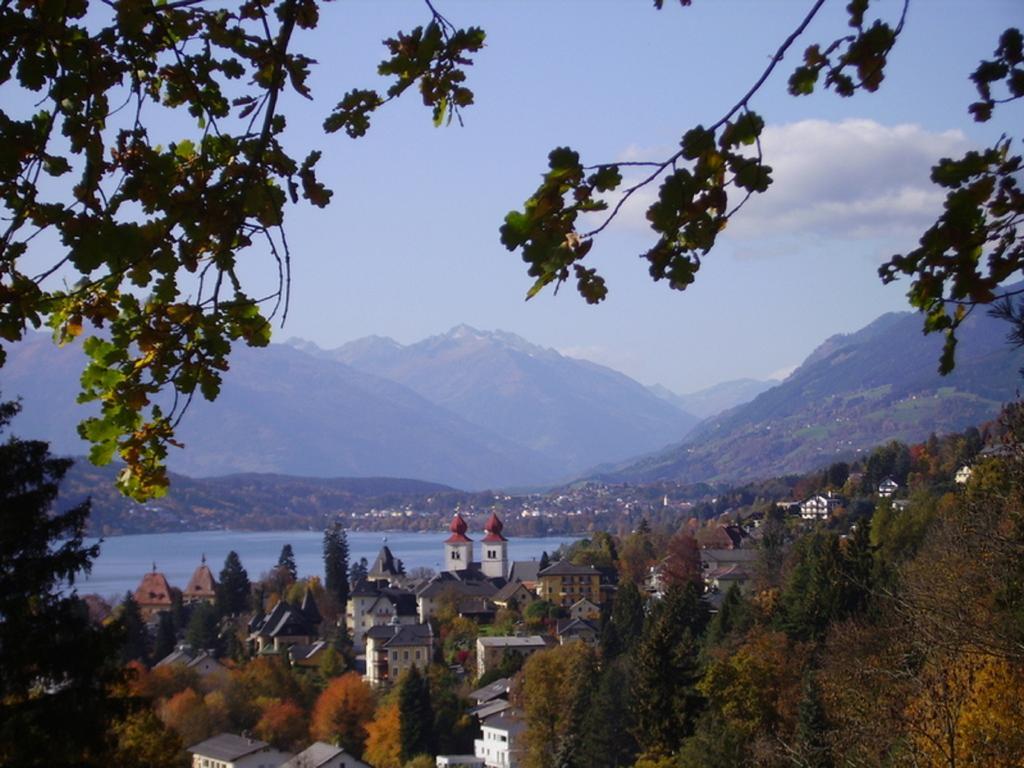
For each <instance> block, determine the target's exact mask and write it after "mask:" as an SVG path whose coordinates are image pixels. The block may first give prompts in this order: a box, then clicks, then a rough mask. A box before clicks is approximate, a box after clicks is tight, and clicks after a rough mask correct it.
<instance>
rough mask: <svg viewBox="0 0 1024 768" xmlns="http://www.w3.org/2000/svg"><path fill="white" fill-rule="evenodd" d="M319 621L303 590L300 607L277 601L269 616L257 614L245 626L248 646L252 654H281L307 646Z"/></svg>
mask: <svg viewBox="0 0 1024 768" xmlns="http://www.w3.org/2000/svg"><path fill="white" fill-rule="evenodd" d="M322 621H323V619H322V618H321V616H320V610H319V608H317V605H316V601H315V600H314V599H313V595H312V593H311V592H310V591H309V590H308V589H307V590H306V593H305V595H304V596H303V598H302V604H301V605H298V606H296V605H292V604H291V603H289V602H287V601H286V600H280V601H278V603H277V604H276V605H275V606H274V607H273V608H272V609H271V610H270V612H269V613H263V612H262V611H257V612H256V613H255V614H254V615H253V617H252V620H251V621H250V622H249V642H250V644H251V645H252V646H253V648H254V650H255V652H256V653H259V654H268V653H285V652H287V650H288V649H289V648H290V647H291V646H293V645H311V644H312V643H313V641H314V640H316V639H317V638H318V636H319V626H320V624H321V622H322Z"/></svg>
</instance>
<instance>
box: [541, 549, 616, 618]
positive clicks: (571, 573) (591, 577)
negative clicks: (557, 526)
mask: <svg viewBox="0 0 1024 768" xmlns="http://www.w3.org/2000/svg"><path fill="white" fill-rule="evenodd" d="M538 575H539V577H540V596H541V597H542V598H543V599H545V600H547V601H548V602H549V603H553V604H554V605H560V606H562V607H564V608H568V607H569V606H571V605H573V604H574V603H576V602H579V601H580V600H582V599H583V598H586V599H587V600H590V601H591V602H594V603H600V602H602V601H603V600H604V599H605V598H604V593H603V592H602V591H601V572H600V571H598V570H597V569H596V568H594V567H593V566H591V565H574V564H572V563H570V562H569V561H568V560H559V561H558V562H557V563H555V564H554V565H549V566H548V567H547V568H545V569H544V570H543V571H541V572H540V573H539V574H538Z"/></svg>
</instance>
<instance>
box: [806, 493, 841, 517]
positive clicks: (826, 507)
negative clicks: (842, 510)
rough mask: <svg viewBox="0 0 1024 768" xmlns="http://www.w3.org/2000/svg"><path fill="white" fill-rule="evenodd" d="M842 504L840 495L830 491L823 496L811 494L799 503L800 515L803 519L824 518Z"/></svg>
mask: <svg viewBox="0 0 1024 768" xmlns="http://www.w3.org/2000/svg"><path fill="white" fill-rule="evenodd" d="M842 504H843V499H842V497H841V496H838V495H837V494H835V493H833V492H832V491H829V492H828V493H826V494H825V495H824V496H822V495H820V494H819V495H817V496H812V497H811V498H809V499H807V500H806V501H804V502H802V503H801V504H800V517H802V518H803V519H804V520H826V519H828V517H829V516H830V515H831V514H832V513H833V512H834V511H835V510H836V509H837V508H839V507H841V506H842Z"/></svg>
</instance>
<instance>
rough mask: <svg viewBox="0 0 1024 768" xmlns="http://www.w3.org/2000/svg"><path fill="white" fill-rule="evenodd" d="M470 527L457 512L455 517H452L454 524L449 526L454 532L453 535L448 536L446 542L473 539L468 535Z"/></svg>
mask: <svg viewBox="0 0 1024 768" xmlns="http://www.w3.org/2000/svg"><path fill="white" fill-rule="evenodd" d="M468 529H469V526H468V525H466V521H465V520H463V519H462V515H460V514H459V513H458V512H456V513H455V517H453V518H452V524H451V525H449V526H448V530H449V531H451V532H452V535H451V536H449V537H448V539H447V540H446V542H445V543H446V544H452V543H455V542H463V541H472V539H470V538H469V537H467V536H466V531H467V530H468Z"/></svg>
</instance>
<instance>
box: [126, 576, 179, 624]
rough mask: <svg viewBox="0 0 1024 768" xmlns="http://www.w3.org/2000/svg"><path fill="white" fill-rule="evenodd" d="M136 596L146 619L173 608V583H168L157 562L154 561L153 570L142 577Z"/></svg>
mask: <svg viewBox="0 0 1024 768" xmlns="http://www.w3.org/2000/svg"><path fill="white" fill-rule="evenodd" d="M134 597H135V602H136V603H137V604H138V606H139V611H140V612H141V613H142V618H143V620H144V621H149V620H150V619H151V618H153V616H155V615H156V614H158V613H160V611H169V610H170V609H171V605H172V604H173V600H172V591H171V585H170V584H168V583H167V577H166V576H164V575H163V574H162V573H160V572H159V571H157V569H156V563H153V570H152V571H150V572H149V573H147V574H146V575H145V576H143V577H142V581H140V582H139V586H138V587H136V588H135V593H134Z"/></svg>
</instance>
